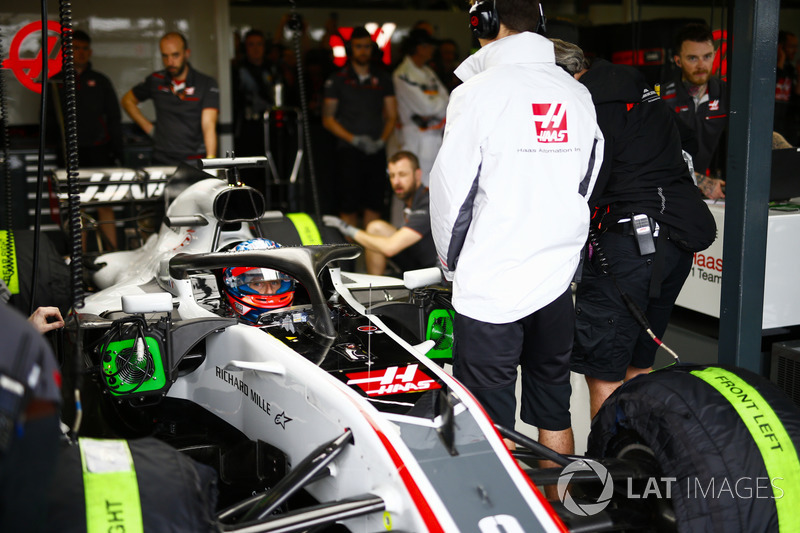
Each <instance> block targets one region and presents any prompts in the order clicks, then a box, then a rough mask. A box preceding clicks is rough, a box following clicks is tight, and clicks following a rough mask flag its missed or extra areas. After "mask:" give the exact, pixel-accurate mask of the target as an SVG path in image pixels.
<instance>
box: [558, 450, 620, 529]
mask: <svg viewBox="0 0 800 533" xmlns="http://www.w3.org/2000/svg"><path fill="white" fill-rule="evenodd" d="M583 470H591V471H592V472H594V473H595V475H596V476H597V477H598V479H599V480H600V481H601V482H602V483H603V490H602V491H601V492H600V496H599V497H598V498H597V503H578V502H576V501H575V500H573V499H572V495H571V494H570V493H569V492H568V491H567V486H568V485H569V482H570V481H571V480H572V475H573V474H574V473H575V472H580V471H583ZM557 489H558V499H559V500H561V503H563V504H564V507H566V509H567V510H568V511H569V512H571V513H573V514H576V515H578V516H592V515H595V514H597V513H599V512H600V511H602V510H603V509H605V508H606V506H608V504H609V502H610V501H611V495H612V494H613V493H614V481H613V480H612V479H611V475H609V473H608V470H606V467H604V466H603V465H601V464H600V463H598V462H596V461H592V460H590V459H584V460H582V461H575V462H574V463H571V464H569V465H567V466H566V467H565V468H564V470H562V471H561V475H560V476H558V485H557Z"/></svg>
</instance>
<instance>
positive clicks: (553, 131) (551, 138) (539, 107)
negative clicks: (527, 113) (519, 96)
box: [532, 103, 569, 143]
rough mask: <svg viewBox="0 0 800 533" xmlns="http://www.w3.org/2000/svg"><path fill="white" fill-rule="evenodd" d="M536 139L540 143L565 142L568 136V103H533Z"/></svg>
mask: <svg viewBox="0 0 800 533" xmlns="http://www.w3.org/2000/svg"><path fill="white" fill-rule="evenodd" d="M532 105H533V122H534V124H536V140H538V141H539V142H540V143H565V142H567V141H568V140H569V138H568V136H567V106H566V104H555V103H554V104H532Z"/></svg>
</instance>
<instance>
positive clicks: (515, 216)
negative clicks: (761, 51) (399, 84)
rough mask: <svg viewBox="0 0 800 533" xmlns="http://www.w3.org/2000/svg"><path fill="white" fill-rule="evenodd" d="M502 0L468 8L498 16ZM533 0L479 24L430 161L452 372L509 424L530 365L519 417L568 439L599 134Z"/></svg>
mask: <svg viewBox="0 0 800 533" xmlns="http://www.w3.org/2000/svg"><path fill="white" fill-rule="evenodd" d="M487 4H488V5H487ZM492 4H493V2H491V0H489V1H488V2H485V3H483V4H477V5H475V6H473V8H472V10H471V15H472V16H481V17H487V16H489V17H490V16H492V14H491V10H492ZM537 4H538V2H530V1H528V0H496V2H494V5H495V6H496V14H495V15H494V16H496V17H498V19H499V29H498V32H497V33H496V35H495V36H492V35H491V33H489V34H488V35H487V34H486V33H484V34H483V35H484V36H483V37H480V36H479V40H480V42H481V45H482V48H481V49H480V50H479V51H478V52H477V53H475V54H474V55H473V56H471V57H469V58H468V59H467V60H465V61H464V62H463V63H462V64H461V65H460V66H459V67H458V69H457V70H456V75H457V76H458V77H459V78H460V79H461V80H463V81H464V83H463V84H462V85H460V86H459V87H457V88H456V89H455V90H454V91H453V93H452V94H451V96H450V104H449V106H448V108H447V126H446V128H445V134H444V143H443V145H442V147H441V149H440V151H439V155H438V157H437V159H436V163H435V165H434V167H433V171H432V173H431V185H430V195H431V205H430V209H431V228H432V231H433V237H434V241H435V244H436V249H437V253H438V255H439V259H440V262H441V264H442V266H443V268H445V271H446V274H447V275H448V277H450V278H452V279H453V282H454V284H453V305H454V307H455V309H456V311H457V313H456V322H455V341H456V345H455V359H454V374H455V375H456V377H458V378H459V379H460V380H461V381H462V382H463V383H464V384H465V385H466V386H467V387H468V388H470V390H471V391H472V392H473V393H474V394H475V395H476V396H477V397H478V399H479V400H481V402H482V403H483V404H484V406H485V407H486V409H487V411H488V412H489V414H490V416H492V418H493V419H494V420H495V421H496V422H498V423H500V424H502V425H504V426H507V427H511V428H513V427H514V423H515V407H516V399H515V395H514V385H515V382H516V378H517V367H518V366H519V365H521V366H522V406H521V417H522V420H524V421H525V422H527V423H529V424H532V425H535V426H537V427H538V428H539V441H540V442H542V443H543V444H545V445H548V446H550V447H551V448H553V449H555V450H557V451H559V452H562V453H572V451H573V448H574V444H573V437H572V429H571V422H570V415H569V397H570V394H571V388H570V384H569V356H570V352H571V349H572V339H573V328H574V310H573V304H572V295H571V292H570V282H571V280H572V278H573V275H574V274H575V271H576V269H577V267H578V262H579V257H580V252H581V249H582V247H583V245H584V243H585V242H586V237H587V232H588V228H589V208H588V207H587V203H586V200H587V199H588V197H589V194H590V193H591V189H592V187H593V186H594V182H595V179H596V177H597V172H598V170H599V168H600V163H601V160H602V154H603V137H602V133H601V132H600V129H599V128H598V126H597V122H596V120H595V112H594V106H593V105H592V99H591V96H590V95H589V92H588V91H587V90H586V89H585V87H582V86H581V84H579V83H575V80H574V79H572V78H571V77H570V76H569V75H568V74H567V73H566V72H564V71H563V70H561V68H560V67H558V66H556V64H555V60H554V54H553V45H552V43H550V42H549V41H548V40H547V39H545V38H544V37H541V36H540V35H537V34H535V33H532V30H534V28H536V26H537V21H538V12H537V8H538V5H537ZM481 10H482V12H481ZM486 12H489V14H488V15H487V14H486ZM472 20H475V19H472ZM474 25H475V23H474V22H473V29H474Z"/></svg>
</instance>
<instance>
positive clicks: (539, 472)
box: [70, 176, 800, 533]
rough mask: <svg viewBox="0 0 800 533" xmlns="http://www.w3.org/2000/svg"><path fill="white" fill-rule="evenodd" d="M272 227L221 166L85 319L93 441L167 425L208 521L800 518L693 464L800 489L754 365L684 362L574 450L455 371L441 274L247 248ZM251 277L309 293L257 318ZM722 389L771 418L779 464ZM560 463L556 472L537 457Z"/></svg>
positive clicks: (626, 400)
mask: <svg viewBox="0 0 800 533" xmlns="http://www.w3.org/2000/svg"><path fill="white" fill-rule="evenodd" d="M312 229H314V230H315V231H316V228H312ZM312 233H314V232H312ZM262 237H263V238H266V239H274V240H279V239H278V237H275V236H274V235H272V234H271V233H270V223H269V222H268V221H267V218H266V217H265V214H264V200H263V198H262V197H261V196H260V194H259V193H257V192H256V191H254V190H253V189H250V188H248V187H246V186H241V185H238V184H232V183H231V184H229V183H228V182H226V181H225V180H221V179H216V178H213V177H210V176H209V178H208V179H204V180H202V181H199V182H197V183H195V184H193V185H191V186H189V187H188V188H187V189H186V190H185V191H184V192H183V193H181V194H180V195H179V196H178V197H177V198H176V199H175V200H174V201H173V202H172V204H171V205H170V206H169V208H168V210H167V213H166V217H165V220H164V224H163V225H162V227H161V229H160V232H159V233H158V234H157V235H154V236H152V237H151V238H150V239H149V240H148V241H147V242H146V244H145V245H144V246H143V247H142V248H141V249H139V250H136V251H131V252H117V253H113V254H108V255H105V256H100V257H99V258H98V261H97V262H98V265H102V268H100V269H99V271H97V272H96V275H95V282H96V284H97V285H98V287H100V288H101V290H99V291H98V292H96V293H94V294H92V295H90V296H89V297H88V298H87V299H86V302H85V306H84V307H83V308H82V309H79V310H78V312H77V313H76V314H74V315H73V317H72V322H73V325H75V326H76V327H75V328H73V329H72V330H71V333H70V347H71V350H72V357H74V358H76V359H77V360H78V361H79V363H78V365H77V366H78V367H80V369H81V371H80V372H79V373H78V374H79V375H81V376H82V381H83V383H82V385H81V386H80V388H81V389H82V391H83V397H84V401H83V404H84V406H85V407H84V413H83V415H82V416H83V419H84V422H83V425H82V428H83V429H82V430H81V435H84V436H89V437H116V438H123V439H129V440H130V442H134V441H135V440H136V439H139V438H142V437H156V438H157V439H158V440H160V441H163V442H166V443H167V444H169V445H170V446H171V447H172V448H174V449H176V450H179V451H180V452H182V453H183V454H184V455H187V456H189V457H191V458H192V459H194V460H195V461H196V462H198V463H204V464H205V465H207V466H211V467H213V468H214V469H215V472H216V476H215V479H214V481H215V483H216V484H217V487H218V490H219V498H218V501H217V502H216V504H215V505H214V509H213V510H212V516H213V520H212V521H210V522H207V523H206V525H205V526H204V528H205V529H204V530H207V531H248V532H257V531H264V532H267V531H352V532H381V531H403V532H448V533H449V532H458V531H461V532H479V533H501V532H503V533H519V532H537V531H548V532H554V531H565V530H568V529H572V530H576V531H577V530H580V531H609V530H615V529H616V530H622V529H624V530H648V529H649V530H654V531H655V530H662V531H678V530H683V531H698V530H700V529H698V527H700V528H701V529H703V528H704V526H705V525H708V526H709V528H710V529H708V530H712V529H715V528H716V529H719V528H722V529H719V530H720V531H723V530H724V531H734V530H749V529H750V528H756V529H758V530H762V531H763V530H769V529H772V530H777V528H778V526H779V525H780V527H781V529H783V527H784V525H786V524H789V523H791V519H792V515H793V518H794V524H795V526H796V524H797V523H798V519H797V509H800V504H797V505H794V507H787V506H786V505H784V504H782V503H781V501H780V500H779V499H776V498H774V497H773V498H764V499H755V498H753V499H750V500H746V501H745V500H742V499H735V500H736V501H735V502H734V503H733V504H731V502H730V501H728V500H724V499H722V498H705V499H703V500H698V499H692V498H691V497H690V495H689V494H687V493H686V490H684V489H685V488H686V487H687V482H686V480H688V479H689V478H690V477H692V476H695V477H697V478H698V479H700V480H701V482H702V483H705V485H703V486H704V487H705V486H707V485H708V481H709V480H712V481H715V482H716V483H717V484H719V483H722V481H723V479H727V480H728V482H733V481H734V479H733V476H739V477H742V476H749V477H752V478H756V477H759V476H761V477H765V478H767V479H773V480H774V478H777V477H783V478H785V479H786V480H789V479H790V476H791V475H796V476H797V477H795V478H794V479H793V481H792V483H791V484H786V485H781V481H777V480H774V481H773V485H775V486H777V487H783V491H784V497H785V498H789V499H787V500H785V502H789V503H791V502H792V501H797V500H796V498H800V493H796V494H793V495H792V494H790V493H791V490H790V486H792V485H793V484H796V483H798V481H797V480H798V479H800V467H798V459H797V452H796V451H795V450H796V447H797V446H798V445H800V417H798V415H797V410H796V408H795V407H794V406H793V405H792V404H791V401H789V400H788V399H786V398H785V397H782V395H781V393H780V392H779V391H777V390H776V389H774V388H773V387H771V386H770V385H769V383H766V382H764V381H763V380H760V379H759V378H758V377H757V376H753V375H750V374H745V373H744V372H743V371H740V370H727V369H719V368H716V369H713V372H716V374H713V372H712V374H713V375H712V374H708V375H705V374H702V372H705V370H703V369H701V368H698V367H680V366H679V367H675V368H673V369H670V370H666V371H661V372H655V373H653V374H652V375H651V376H645V377H643V378H637V379H635V380H632V382H630V384H629V385H626V386H624V387H622V388H621V389H620V390H619V391H618V392H617V393H616V394H615V395H614V396H613V397H612V398H611V399H610V400H609V401H608V402H607V404H606V406H604V408H603V410H602V411H601V412H600V414H599V415H598V416H597V417H596V419H595V423H594V425H593V430H592V436H591V437H590V452H591V454H592V455H593V456H594V459H589V458H586V457H566V456H562V455H559V454H556V453H555V452H552V451H551V450H549V449H547V448H544V447H542V446H540V445H538V444H537V443H536V442H534V441H532V440H530V439H528V438H526V437H524V436H522V435H520V434H517V433H515V432H514V431H512V430H510V429H506V428H499V427H495V426H494V425H493V423H492V421H491V420H490V419H489V417H488V416H487V414H486V412H485V411H484V410H483V409H482V408H481V406H480V404H479V403H478V402H477V401H476V400H475V398H474V397H473V396H472V395H471V394H470V393H469V391H467V390H466V389H465V388H464V387H463V386H462V385H461V384H460V383H459V382H458V381H457V380H455V379H454V378H453V377H452V376H450V375H449V374H448V373H446V372H445V371H444V370H443V368H442V365H441V360H437V358H446V357H447V356H449V350H450V348H451V346H452V323H453V320H452V314H453V311H452V308H451V307H450V298H449V292H448V290H447V289H445V288H443V287H441V285H440V284H439V282H440V277H439V273H438V271H436V270H434V271H433V272H431V271H420V272H414V273H408V275H407V276H406V279H405V282H403V281H401V280H399V279H395V278H389V277H379V276H367V275H362V274H355V273H352V272H347V271H343V270H342V268H341V267H340V265H343V264H348V262H349V261H352V260H353V259H355V258H356V257H357V256H358V254H359V253H360V249H359V248H358V247H356V246H352V245H347V244H316V245H309V244H302V242H303V241H304V240H307V238H306V236H301V237H298V238H296V242H286V239H283V241H284V242H281V244H282V246H280V247H272V246H268V247H262V248H259V247H242V246H241V245H240V243H242V242H243V241H252V239H255V238H262ZM314 237H315V238H317V239H318V238H319V236H318V235H315V236H314ZM318 242H319V241H318ZM252 271H256V272H258V271H262V272H265V271H268V272H277V273H279V276H277V279H279V280H280V281H281V282H287V283H290V289H291V293H292V294H291V297H288V298H284V300H283V302H282V304H283V305H282V306H275V307H274V308H271V309H267V310H265V311H263V312H261V313H260V314H258V315H257V316H256V315H250V316H249V318H248V315H247V311H248V307H247V303H248V302H251V301H253V300H248V299H247V298H243V299H240V300H237V299H236V298H231V297H230V293H229V291H227V290H226V287H229V286H230V273H234V274H235V273H236V272H252ZM255 301H258V297H256V300H255ZM237 306H239V307H238V309H237ZM698 374H700V375H701V377H698ZM719 375H722V376H723V377H724V379H719V378H718V376H719ZM740 376H745V377H743V378H742V377H740ZM702 377H706V378H708V379H706V380H705V381H704V379H701V378H702ZM744 379H747V385H746V387H747V388H746V389H744V387H745V385H744ZM739 381H742V383H739ZM723 382H733V383H735V384H736V385H735V386H736V387H738V388H740V389H742V390H746V391H747V394H748V395H749V396H748V397H749V398H750V399H752V400H754V401H756V400H755V398H756V396H758V398H760V400H758V401H760V402H761V403H760V404H759V406H760V407H759V408H760V409H764V410H765V411H766V410H768V411H769V412H770V413H772V418H770V420H771V421H772V422H771V423H772V425H771V426H770V427H771V429H772V430H774V433H775V434H776V435H777V436H776V437H775V438H777V439H778V440H779V441H780V443H781V445H782V446H783V448H784V449H785V450H786V451H787V453H786V454H785V456H784V459H786V460H785V461H784V462H783V463H780V465H782V466H775V465H776V464H778V463H775V462H774V461H773V460H771V459H770V458H769V457H770V456H769V454H768V453H765V452H764V449H763V446H761V444H762V443H761V442H760V441H757V440H755V435H756V434H755V433H753V432H752V431H750V430H751V427H750V425H748V423H747V421H746V420H745V418H746V417H745V416H739V415H738V411H737V410H736V405H735V400H736V399H735V398H734V399H730V398H729V397H728V396H729V395H730V394H729V393H730V391H731V390H733V389H731V386H728V387H727V389H726V387H725V386H724V384H723V385H722V386H720V383H723ZM726 391H727V393H728V396H726ZM76 418H77V415H76ZM778 425H780V430H778V429H777V428H776V426H778ZM503 437H505V438H507V439H509V440H512V441H515V442H516V443H517V450H516V451H515V452H513V453H512V452H510V451H509V450H508V447H507V446H506V443H505V442H504V440H503ZM748 439H749V441H748ZM743 443H744V444H743ZM748 443H749V444H748ZM176 453H177V452H176ZM742 454H747V455H746V456H744V457H742ZM134 458H135V454H134ZM709 458H711V459H709ZM542 459H546V460H550V461H553V462H555V463H556V464H558V465H560V466H559V467H557V468H539V466H538V464H539V463H538V461H539V460H542ZM201 466H202V465H201ZM565 467H566V468H565ZM203 468H205V467H203ZM776 468H777V469H778V470H775V469H776ZM781 469H783V470H781ZM793 469H794V470H793ZM164 470H165V471H166V469H164ZM150 476H151V477H150V478H147V477H146V476H144V475H143V473H141V472H140V473H139V490H140V492H141V491H145V490H147V488H146V487H147V485H153V486H157V485H159V484H160V481H159V479H158V478H159V473H158V472H153V473H151V474H150ZM653 480H655V481H653ZM556 483H558V488H559V494H560V501H555V502H548V500H547V499H545V498H544V497H543V496H542V493H541V492H540V491H539V489H538V488H537V486H540V485H545V484H556ZM568 483H569V484H570V485H571V487H570V488H569V489H568V488H567V484H568ZM667 485H668V486H669V487H668V486H667ZM667 488H671V493H670V494H669V495H667V494H666V492H665V490H664V489H667ZM634 493H635V494H636V495H644V496H646V497H639V498H632V497H631V494H634ZM645 493H646V494H645ZM791 498H794V499H791ZM142 501H143V502H144V498H143V499H142ZM208 501H210V502H213V501H214V498H209V500H208ZM782 505H783V507H781V506H782ZM732 509H733V510H734V512H732V511H731V510H732ZM740 509H744V511H741V510H740ZM148 512H149V511H148V509H146V508H145V507H144V504H143V507H142V514H143V516H144V520H145V523H148V520H151V522H149V523H151V524H158V523H159V521H158V520H152V519H149V518H148V517H147V515H148ZM720 517H724V519H722V518H720ZM162 523H163V522H162ZM765 524H766V525H765ZM152 527H153V529H152V530H154V531H156V530H158V527H157V526H152ZM787 527H788V526H787ZM145 530H150V529H149V528H147V527H146V528H145ZM164 530H169V531H184V530H186V531H189V530H192V529H191V528H185V529H181V528H180V527H175V528H174V529H166V528H165V529H164ZM194 530H197V529H194Z"/></svg>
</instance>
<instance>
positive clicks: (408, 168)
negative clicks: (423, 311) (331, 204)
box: [322, 151, 436, 275]
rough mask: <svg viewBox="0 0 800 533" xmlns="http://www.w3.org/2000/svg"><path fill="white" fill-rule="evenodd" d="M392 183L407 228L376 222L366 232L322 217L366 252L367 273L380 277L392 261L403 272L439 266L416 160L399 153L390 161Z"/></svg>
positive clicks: (411, 154)
mask: <svg viewBox="0 0 800 533" xmlns="http://www.w3.org/2000/svg"><path fill="white" fill-rule="evenodd" d="M389 181H390V182H391V184H392V189H393V190H394V193H395V195H396V196H397V198H398V199H399V200H400V201H402V202H403V203H404V204H405V209H404V220H405V225H404V226H403V227H402V228H400V229H397V228H395V227H394V226H392V225H391V224H389V223H388V222H386V221H385V220H373V221H372V222H370V223H369V224H368V225H367V229H366V231H364V230H360V229H358V228H356V227H353V226H351V225H350V224H347V223H346V222H344V221H343V220H342V219H340V218H338V217H333V216H324V217H322V219H323V221H324V222H325V224H326V225H328V226H332V227H335V228H337V229H338V230H339V231H341V232H342V234H343V235H346V236H347V237H350V238H351V239H353V240H354V241H356V242H357V243H358V244H360V245H361V246H363V247H364V248H365V249H366V263H367V273H368V274H377V275H381V274H383V273H384V271H385V270H386V258H387V257H391V258H392V259H393V261H394V263H395V264H396V265H397V266H398V267H399V268H400V269H401V270H403V271H405V270H415V269H418V268H426V267H431V266H436V248H435V247H434V245H433V236H432V235H431V217H430V210H429V208H428V205H429V202H430V199H429V197H428V188H427V187H424V186H423V185H422V169H420V168H419V160H418V159H417V156H416V155H414V154H413V153H411V152H405V151H403V152H397V153H396V154H394V155H393V156H392V157H390V158H389Z"/></svg>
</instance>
